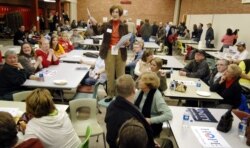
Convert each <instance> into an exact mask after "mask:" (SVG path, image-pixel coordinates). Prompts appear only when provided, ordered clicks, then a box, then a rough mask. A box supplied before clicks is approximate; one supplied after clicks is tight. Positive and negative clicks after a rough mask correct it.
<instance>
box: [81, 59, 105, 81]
mask: <svg viewBox="0 0 250 148" xmlns="http://www.w3.org/2000/svg"><path fill="white" fill-rule="evenodd" d="M81 63H82V64H87V65H91V67H93V69H90V70H89V73H88V75H86V77H85V78H84V79H83V80H82V82H81V84H82V85H95V83H96V82H97V81H99V82H101V83H104V82H105V81H106V80H107V75H106V73H105V62H104V60H103V59H102V58H101V57H100V56H98V58H97V60H96V61H95V62H90V61H81Z"/></svg>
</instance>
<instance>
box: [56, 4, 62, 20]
mask: <svg viewBox="0 0 250 148" xmlns="http://www.w3.org/2000/svg"><path fill="white" fill-rule="evenodd" d="M56 11H57V12H58V14H59V21H61V20H62V9H61V0H56Z"/></svg>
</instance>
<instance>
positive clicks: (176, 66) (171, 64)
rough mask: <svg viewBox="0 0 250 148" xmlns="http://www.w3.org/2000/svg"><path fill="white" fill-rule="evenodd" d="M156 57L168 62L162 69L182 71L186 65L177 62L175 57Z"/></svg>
mask: <svg viewBox="0 0 250 148" xmlns="http://www.w3.org/2000/svg"><path fill="white" fill-rule="evenodd" d="M154 57H159V58H161V59H164V60H168V63H167V64H166V65H163V66H162V68H168V69H169V68H173V69H182V68H184V64H182V63H181V62H180V61H179V60H177V59H176V58H175V57H174V56H167V55H154Z"/></svg>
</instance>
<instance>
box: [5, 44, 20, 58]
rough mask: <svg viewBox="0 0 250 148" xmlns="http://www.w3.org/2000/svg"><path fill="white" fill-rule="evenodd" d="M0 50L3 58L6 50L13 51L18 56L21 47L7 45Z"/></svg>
mask: <svg viewBox="0 0 250 148" xmlns="http://www.w3.org/2000/svg"><path fill="white" fill-rule="evenodd" d="M0 50H1V53H2V57H4V54H5V52H6V51H8V50H13V51H15V52H16V54H19V53H20V50H21V46H14V45H7V46H4V47H1V48H0Z"/></svg>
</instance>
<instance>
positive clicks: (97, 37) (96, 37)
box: [90, 34, 103, 39]
mask: <svg viewBox="0 0 250 148" xmlns="http://www.w3.org/2000/svg"><path fill="white" fill-rule="evenodd" d="M90 38H92V39H103V34H101V35H94V36H91V37H90Z"/></svg>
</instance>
